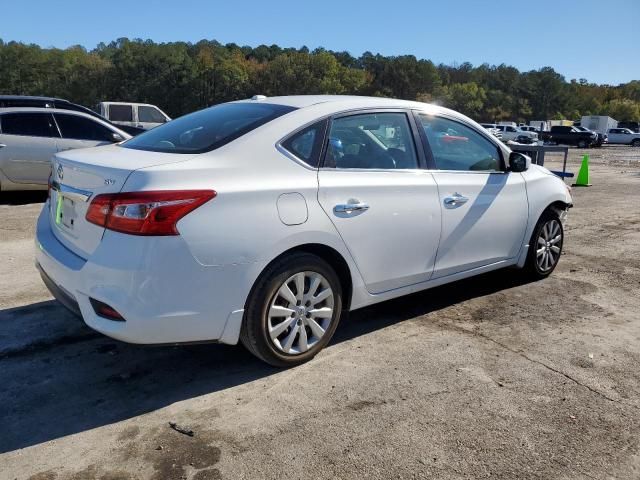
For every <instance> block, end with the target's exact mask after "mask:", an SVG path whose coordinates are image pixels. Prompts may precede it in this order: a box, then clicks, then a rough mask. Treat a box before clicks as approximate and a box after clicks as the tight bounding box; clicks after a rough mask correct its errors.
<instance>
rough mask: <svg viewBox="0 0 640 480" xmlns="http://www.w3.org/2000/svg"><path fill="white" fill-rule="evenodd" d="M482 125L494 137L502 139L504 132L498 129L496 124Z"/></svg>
mask: <svg viewBox="0 0 640 480" xmlns="http://www.w3.org/2000/svg"><path fill="white" fill-rule="evenodd" d="M480 125H482V126H483V127H484V128H486V129H487V130H488V131H489V133H491V135H493V136H494V137H496V138H499V139H502V132H501V131H500V130H499V129H498V128H496V124H495V123H481V124H480Z"/></svg>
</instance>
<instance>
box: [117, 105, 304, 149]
mask: <svg viewBox="0 0 640 480" xmlns="http://www.w3.org/2000/svg"><path fill="white" fill-rule="evenodd" d="M292 110H295V108H294V107H289V106H285V105H273V104H269V103H223V104H221V105H216V106H215V107H211V108H207V109H205V110H200V111H199V112H195V113H191V114H189V115H185V116H184V117H180V118H178V119H176V120H173V121H171V122H169V123H165V124H164V125H160V126H159V127H156V128H154V129H153V130H149V131H147V132H145V133H143V134H141V135H138V136H137V137H134V138H132V139H131V140H129V141H127V142H125V143H124V144H122V146H123V147H124V148H132V149H136V150H147V151H151V152H166V153H203V152H208V151H211V150H215V149H216V148H220V147H222V146H223V145H226V144H227V143H229V142H231V141H233V140H235V139H236V138H238V137H241V136H242V135H245V134H246V133H248V132H250V131H251V130H254V129H256V128H258V127H259V126H261V125H264V124H265V123H267V122H270V121H271V120H273V119H275V118H278V117H280V116H282V115H284V114H285V113H288V112H291V111H292Z"/></svg>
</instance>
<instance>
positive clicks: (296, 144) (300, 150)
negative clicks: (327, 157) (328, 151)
mask: <svg viewBox="0 0 640 480" xmlns="http://www.w3.org/2000/svg"><path fill="white" fill-rule="evenodd" d="M325 127H326V121H325V120H323V121H321V122H318V123H314V124H313V125H311V126H309V127H307V128H305V129H303V130H300V131H299V132H297V133H296V134H294V135H292V136H291V137H289V138H288V139H287V140H285V141H284V142H282V146H283V147H284V148H285V149H287V150H288V151H289V152H291V153H293V154H294V155H295V156H296V157H298V158H299V159H300V160H303V161H304V162H305V163H306V164H308V165H310V166H312V167H317V166H318V164H319V160H320V150H321V149H322V139H323V136H324V130H325Z"/></svg>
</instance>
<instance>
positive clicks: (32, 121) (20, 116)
mask: <svg viewBox="0 0 640 480" xmlns="http://www.w3.org/2000/svg"><path fill="white" fill-rule="evenodd" d="M0 131H2V133H4V134H5V135H25V136H29V137H59V135H58V129H57V128H56V126H55V123H54V122H53V117H52V116H51V114H50V113H7V114H5V115H2V116H1V117H0Z"/></svg>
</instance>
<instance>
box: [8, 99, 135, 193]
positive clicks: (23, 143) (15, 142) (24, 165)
mask: <svg viewBox="0 0 640 480" xmlns="http://www.w3.org/2000/svg"><path fill="white" fill-rule="evenodd" d="M11 113H39V114H45V115H47V116H49V117H50V118H51V119H52V125H53V127H54V129H53V131H52V132H53V133H52V135H51V136H48V137H44V136H42V137H36V136H27V135H10V134H7V133H3V132H2V130H0V191H9V190H46V189H47V181H48V179H49V174H50V173H51V157H53V155H55V154H56V153H58V152H62V151H65V150H72V149H77V148H88V147H96V146H101V145H107V144H110V143H113V141H107V140H104V141H97V140H86V139H77V138H70V137H67V136H65V135H63V134H62V133H61V130H60V129H59V128H58V126H57V125H56V122H55V121H54V120H53V119H54V118H55V117H56V115H70V116H74V117H80V118H83V119H84V120H85V121H87V122H91V123H96V124H99V125H101V126H102V127H104V128H106V129H107V130H109V131H110V132H112V133H114V134H118V135H119V136H120V137H121V138H122V139H123V140H126V139H129V138H131V135H129V134H128V133H126V132H124V131H122V130H120V129H118V128H114V127H113V126H112V125H109V124H108V123H107V122H104V121H102V120H100V119H99V118H96V117H93V116H91V115H88V114H86V113H82V112H76V111H73V110H62V109H55V108H28V107H22V108H18V107H16V108H0V129H1V127H2V117H3V116H4V115H6V114H11Z"/></svg>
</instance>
